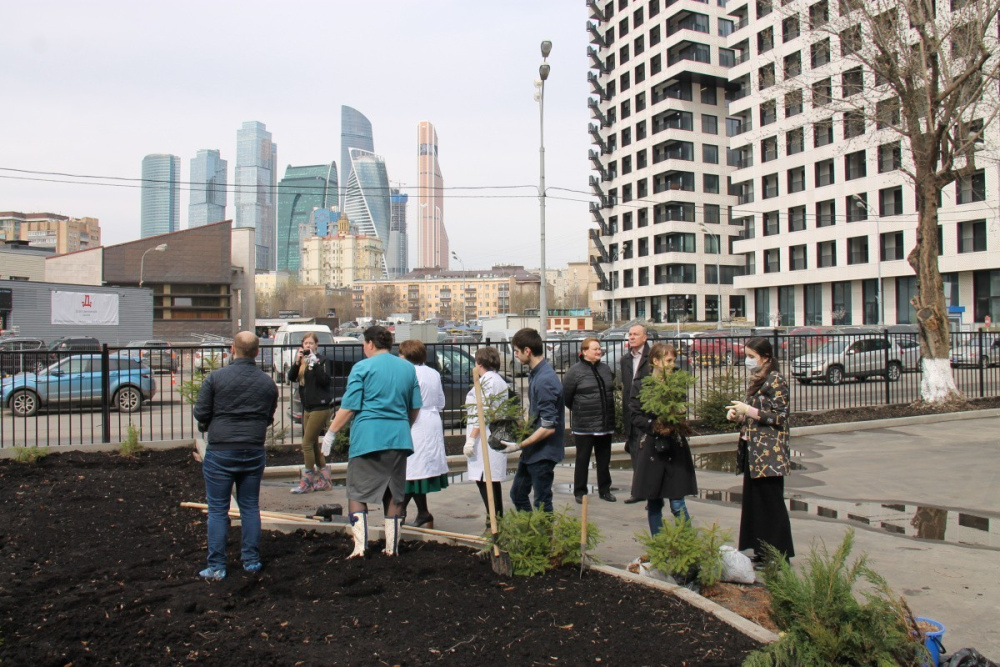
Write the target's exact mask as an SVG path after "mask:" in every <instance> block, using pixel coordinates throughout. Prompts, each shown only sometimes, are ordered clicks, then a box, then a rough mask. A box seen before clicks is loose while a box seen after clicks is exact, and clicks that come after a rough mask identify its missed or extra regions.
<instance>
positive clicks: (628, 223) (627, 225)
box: [622, 213, 632, 252]
mask: <svg viewBox="0 0 1000 667" xmlns="http://www.w3.org/2000/svg"><path fill="white" fill-rule="evenodd" d="M631 229H632V214H631V213H626V214H625V215H623V216H622V231H623V232H627V231H630V230H631ZM626 243H631V242H630V241H626ZM630 247H631V246H630ZM626 252H631V251H628V250H627V251H626Z"/></svg>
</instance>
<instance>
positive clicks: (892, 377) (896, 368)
mask: <svg viewBox="0 0 1000 667" xmlns="http://www.w3.org/2000/svg"><path fill="white" fill-rule="evenodd" d="M885 377H886V379H888V380H889V382H899V378H901V377H903V367H902V366H900V365H899V362H898V361H893V362H890V363H889V368H888V369H887V370H886V374H885Z"/></svg>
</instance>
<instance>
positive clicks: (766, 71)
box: [757, 63, 774, 90]
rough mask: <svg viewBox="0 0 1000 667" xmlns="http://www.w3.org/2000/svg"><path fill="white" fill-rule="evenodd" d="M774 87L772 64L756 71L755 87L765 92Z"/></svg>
mask: <svg viewBox="0 0 1000 667" xmlns="http://www.w3.org/2000/svg"><path fill="white" fill-rule="evenodd" d="M773 85H774V63H768V64H767V65H764V66H763V67H761V68H759V69H758V70H757V87H758V89H759V90H766V89H768V88H770V87H771V86H773Z"/></svg>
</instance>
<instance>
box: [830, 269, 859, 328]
mask: <svg viewBox="0 0 1000 667" xmlns="http://www.w3.org/2000/svg"><path fill="white" fill-rule="evenodd" d="M853 289H854V287H853V285H852V284H851V281H849V280H845V281H841V282H835V283H830V315H831V323H832V324H833V325H835V326H847V325H850V324H851V323H852V322H853V321H854V318H853V316H852V313H851V310H852V304H851V295H852V293H853Z"/></svg>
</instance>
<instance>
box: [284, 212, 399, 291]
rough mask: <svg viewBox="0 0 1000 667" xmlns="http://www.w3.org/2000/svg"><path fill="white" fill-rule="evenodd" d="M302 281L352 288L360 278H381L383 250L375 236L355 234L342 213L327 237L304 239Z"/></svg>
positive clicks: (302, 244)
mask: <svg viewBox="0 0 1000 667" xmlns="http://www.w3.org/2000/svg"><path fill="white" fill-rule="evenodd" d="M300 243H301V249H302V259H301V262H300V264H299V283H300V284H302V285H306V286H326V287H328V288H335V287H350V286H351V285H352V284H353V283H355V282H357V281H359V280H374V279H376V278H381V277H382V273H383V272H382V267H383V261H384V252H383V247H382V241H380V240H379V239H378V238H377V237H375V236H367V235H365V234H357V233H354V232H353V231H352V230H351V228H350V224H349V223H348V220H347V217H346V216H344V215H341V216H340V220H339V221H338V222H337V230H336V231H335V232H334V231H333V230H330V234H329V235H328V236H310V237H306V238H303V239H302V240H301V242H300Z"/></svg>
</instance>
